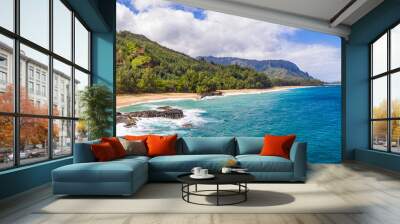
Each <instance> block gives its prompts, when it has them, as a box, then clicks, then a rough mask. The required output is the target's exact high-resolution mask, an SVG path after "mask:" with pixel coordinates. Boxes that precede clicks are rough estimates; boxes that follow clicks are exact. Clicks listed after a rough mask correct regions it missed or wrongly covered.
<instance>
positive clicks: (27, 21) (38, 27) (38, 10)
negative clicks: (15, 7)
mask: <svg viewBox="0 0 400 224" xmlns="http://www.w3.org/2000/svg"><path fill="white" fill-rule="evenodd" d="M46 12H49V0H35V1H32V0H20V14H21V16H20V23H21V25H20V29H21V36H23V37H25V38H26V39H28V40H30V41H32V42H34V43H35V44H38V45H40V46H42V47H44V48H46V49H48V48H49V13H46Z"/></svg>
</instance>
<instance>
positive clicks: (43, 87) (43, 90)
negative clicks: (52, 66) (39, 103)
mask: <svg viewBox="0 0 400 224" xmlns="http://www.w3.org/2000/svg"><path fill="white" fill-rule="evenodd" d="M42 96H44V97H46V86H42Z"/></svg>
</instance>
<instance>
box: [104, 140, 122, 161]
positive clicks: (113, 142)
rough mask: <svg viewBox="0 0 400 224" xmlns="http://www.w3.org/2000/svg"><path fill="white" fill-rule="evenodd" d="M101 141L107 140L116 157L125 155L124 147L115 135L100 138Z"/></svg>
mask: <svg viewBox="0 0 400 224" xmlns="http://www.w3.org/2000/svg"><path fill="white" fill-rule="evenodd" d="M101 142H108V143H110V145H111V146H112V148H113V149H114V152H115V155H116V156H117V158H121V157H125V156H126V151H125V149H124V146H122V144H121V142H120V141H119V139H118V138H116V137H110V138H101Z"/></svg>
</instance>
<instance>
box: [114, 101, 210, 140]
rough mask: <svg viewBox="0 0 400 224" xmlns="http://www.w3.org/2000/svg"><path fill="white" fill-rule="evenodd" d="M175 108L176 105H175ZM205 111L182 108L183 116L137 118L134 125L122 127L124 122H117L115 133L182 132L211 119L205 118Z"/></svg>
mask: <svg viewBox="0 0 400 224" xmlns="http://www.w3.org/2000/svg"><path fill="white" fill-rule="evenodd" d="M151 107H152V108H157V107H159V105H151ZM175 108H176V107H175ZM205 113H206V111H204V110H200V109H183V115H184V116H183V118H181V119H169V118H139V119H138V121H137V123H136V126H134V127H130V128H127V127H124V124H117V135H118V136H123V135H127V134H135V135H140V134H149V133H154V134H171V133H178V134H184V133H186V131H187V130H188V129H191V128H199V127H201V126H203V125H204V124H206V123H208V122H212V120H211V119H206V118H205V117H204V114H205Z"/></svg>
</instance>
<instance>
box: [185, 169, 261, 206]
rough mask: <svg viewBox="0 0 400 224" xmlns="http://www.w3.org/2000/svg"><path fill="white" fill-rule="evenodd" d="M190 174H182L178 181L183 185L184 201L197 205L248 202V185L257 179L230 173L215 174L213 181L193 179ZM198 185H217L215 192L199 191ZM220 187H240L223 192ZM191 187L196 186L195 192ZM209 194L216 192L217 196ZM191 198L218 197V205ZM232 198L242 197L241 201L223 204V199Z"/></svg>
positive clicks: (251, 176) (244, 174) (243, 174)
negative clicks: (191, 198) (199, 201)
mask: <svg viewBox="0 0 400 224" xmlns="http://www.w3.org/2000/svg"><path fill="white" fill-rule="evenodd" d="M190 175H191V173H189V174H182V175H179V176H178V178H177V179H178V181H180V182H181V183H182V189H181V190H182V199H183V200H184V201H186V202H188V203H192V204H197V205H217V206H222V205H234V204H239V203H242V202H245V201H246V200H247V192H248V191H249V188H248V187H247V183H249V182H252V181H254V180H255V177H254V176H253V175H251V174H247V173H229V174H222V173H217V174H213V175H214V176H215V177H214V178H212V179H193V178H191V177H190ZM197 185H215V186H216V189H215V190H198V189H197ZM220 185H236V186H238V188H237V190H223V189H220ZM190 186H195V190H194V191H190ZM209 192H215V194H206V193H209ZM190 196H203V197H216V199H217V203H216V204H202V203H197V202H193V201H191V200H190ZM232 196H240V199H239V200H237V201H234V202H231V203H223V202H222V203H221V197H232Z"/></svg>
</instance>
